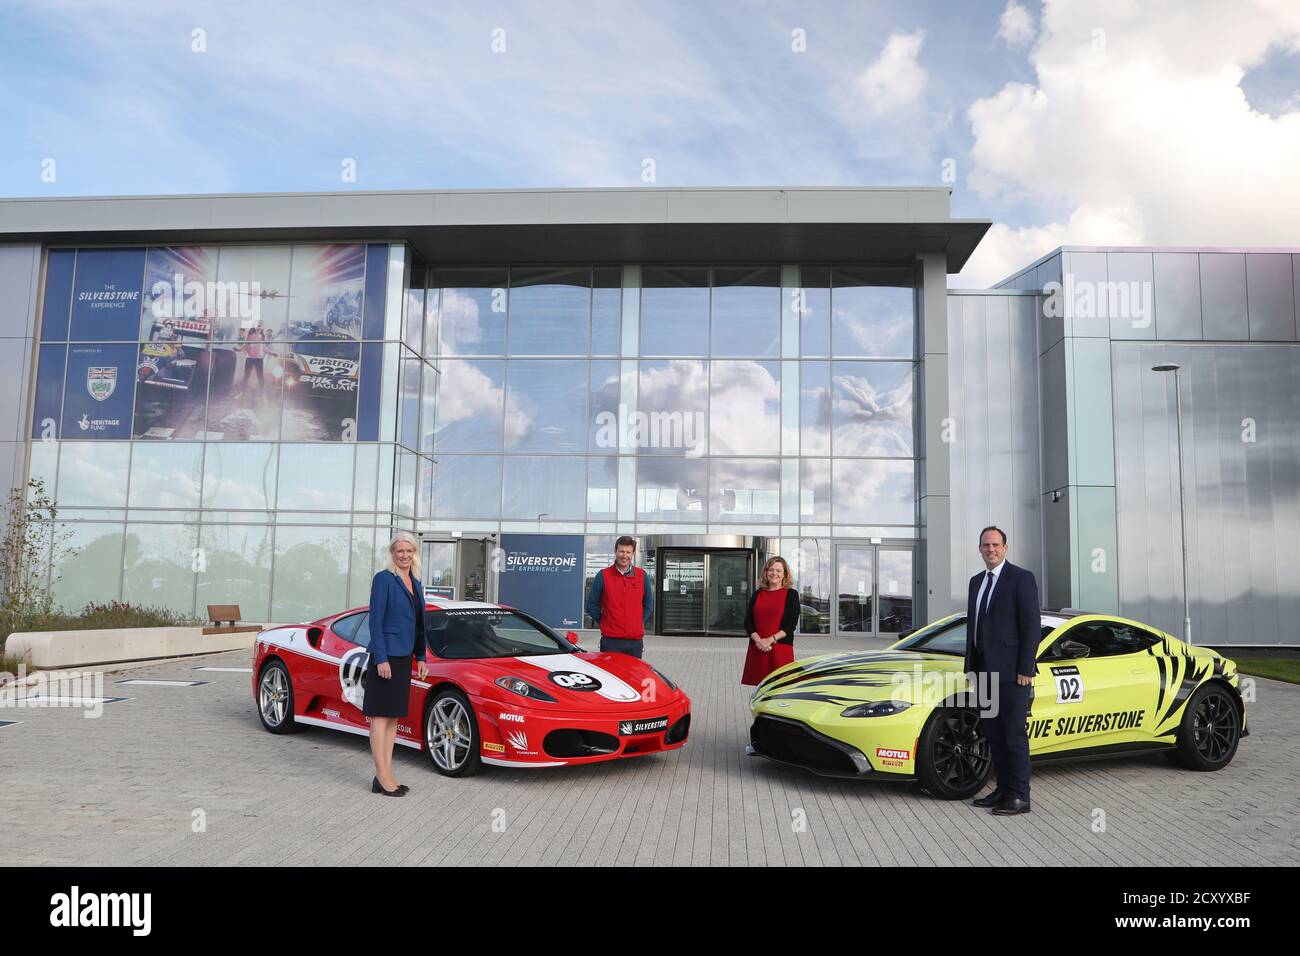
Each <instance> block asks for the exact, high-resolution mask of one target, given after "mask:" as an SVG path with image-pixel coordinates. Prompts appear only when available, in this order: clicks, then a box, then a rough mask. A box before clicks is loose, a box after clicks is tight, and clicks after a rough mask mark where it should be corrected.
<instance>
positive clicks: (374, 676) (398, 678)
mask: <svg viewBox="0 0 1300 956" xmlns="http://www.w3.org/2000/svg"><path fill="white" fill-rule="evenodd" d="M388 663H389V664H390V665H391V666H392V668H393V676H392V677H390V678H388V679H387V680H385V679H384V678H382V677H380V676H379V662H378V661H376V660H375V659H374V658H373V657H372V658H370V663H369V664H368V665H366V696H365V699H364V700H363V701H362V702H361V712H362V713H363V714H365V715H366V716H367V717H405V716H406V712H407V711H408V710H410V709H411V655H410V654H407V655H406V656H405V657H390V658H389V659H388Z"/></svg>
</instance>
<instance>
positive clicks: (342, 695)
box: [321, 611, 370, 727]
mask: <svg viewBox="0 0 1300 956" xmlns="http://www.w3.org/2000/svg"><path fill="white" fill-rule="evenodd" d="M322 646H323V649H324V650H325V652H326V653H327V654H328V655H329V656H330V657H332V658H334V659H335V660H336V661H337V662H338V663H337V665H336V666H335V668H334V671H333V673H332V674H330V675H329V676H328V677H327V679H326V680H325V681H324V682H323V683H324V686H323V687H322V688H321V696H322V698H324V704H323V711H324V716H325V718H326V719H327V720H337V721H341V722H344V723H348V724H352V725H355V726H359V727H365V726H367V721H366V718H365V715H363V714H362V713H361V705H362V701H363V700H364V695H365V682H364V680H363V678H364V675H365V671H366V665H367V664H368V663H369V661H370V652H369V647H370V613H369V612H368V611H359V612H358V613H356V614H349V615H347V616H346V617H341V618H339V619H338V620H337V621H335V622H334V625H333V626H332V627H331V628H330V629H329V630H328V631H327V632H326V634H325V639H324V641H323V642H322Z"/></svg>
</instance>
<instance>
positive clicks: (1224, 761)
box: [1174, 684, 1241, 771]
mask: <svg viewBox="0 0 1300 956" xmlns="http://www.w3.org/2000/svg"><path fill="white" fill-rule="evenodd" d="M1240 741H1241V715H1240V713H1239V712H1238V711H1237V703H1236V701H1234V700H1233V699H1232V692H1231V691H1229V690H1227V689H1226V688H1224V687H1222V686H1220V685H1218V684H1207V685H1206V686H1204V687H1201V688H1199V689H1198V690H1197V691H1196V693H1194V694H1193V695H1192V698H1191V700H1189V701H1188V702H1187V710H1186V711H1185V712H1184V713H1183V722H1182V724H1181V725H1180V726H1179V728H1178V749H1177V750H1176V751H1175V752H1174V760H1175V762H1176V763H1178V764H1179V766H1182V767H1186V768H1187V769H1189V770H1207V771H1208V770H1222V769H1223V768H1224V767H1226V766H1227V765H1228V764H1229V763H1231V762H1232V758H1233V757H1234V756H1235V755H1236V753H1237V744H1238V743H1239V742H1240Z"/></svg>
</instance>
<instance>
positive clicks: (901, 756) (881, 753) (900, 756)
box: [876, 747, 912, 760]
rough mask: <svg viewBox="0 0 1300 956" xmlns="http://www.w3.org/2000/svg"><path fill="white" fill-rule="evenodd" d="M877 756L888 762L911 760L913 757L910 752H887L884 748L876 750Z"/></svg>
mask: <svg viewBox="0 0 1300 956" xmlns="http://www.w3.org/2000/svg"><path fill="white" fill-rule="evenodd" d="M876 756H877V757H883V758H884V759H886V760H909V759H911V756H912V751H910V750H886V749H885V748H884V747H877V748H876Z"/></svg>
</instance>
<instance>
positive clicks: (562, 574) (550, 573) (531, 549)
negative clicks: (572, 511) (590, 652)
mask: <svg viewBox="0 0 1300 956" xmlns="http://www.w3.org/2000/svg"><path fill="white" fill-rule="evenodd" d="M582 540H583V539H582V535H580V534H503V535H502V536H501V551H502V555H501V572H500V579H499V583H500V587H499V593H500V595H501V603H502V604H508V605H510V606H511V607H516V608H518V609H519V610H521V611H523V612H525V613H526V614H531V615H532V616H533V617H535V618H537V619H538V620H540V621H542V622H543V623H545V624H548V625H549V626H551V627H554V628H558V629H559V630H561V631H564V630H566V629H568V628H574V627H580V626H581V624H582V583H583V577H582Z"/></svg>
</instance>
